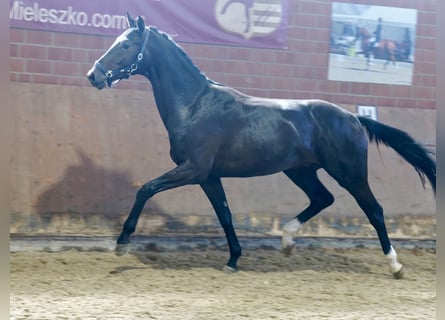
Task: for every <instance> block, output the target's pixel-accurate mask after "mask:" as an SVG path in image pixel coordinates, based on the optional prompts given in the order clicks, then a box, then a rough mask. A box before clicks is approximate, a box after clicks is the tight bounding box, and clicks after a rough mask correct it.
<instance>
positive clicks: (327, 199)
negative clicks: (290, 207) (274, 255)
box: [282, 167, 334, 255]
mask: <svg viewBox="0 0 445 320" xmlns="http://www.w3.org/2000/svg"><path fill="white" fill-rule="evenodd" d="M316 171H317V168H316V167H299V168H293V169H289V170H286V171H284V173H285V174H286V175H287V176H288V177H289V179H291V180H292V181H293V182H294V183H295V184H296V185H297V186H299V187H300V188H301V189H302V190H303V191H304V192H305V193H306V195H307V196H308V198H309V200H310V203H309V206H308V207H307V208H306V209H304V210H303V211H302V212H301V213H300V214H298V215H297V216H296V217H295V218H294V219H293V220H291V221H290V222H288V223H287V224H286V225H285V226H284V227H283V238H282V247H283V252H284V254H286V255H290V254H291V252H292V250H293V248H294V241H293V237H294V236H295V234H296V232H297V231H298V229H299V228H300V226H301V225H302V224H303V223H305V222H306V221H308V220H309V219H311V218H312V217H314V216H315V215H316V214H318V213H319V212H320V211H321V210H323V209H324V208H326V207H328V206H330V205H331V204H332V203H333V202H334V197H333V196H332V194H331V193H330V192H329V191H328V190H327V189H326V188H325V186H324V185H323V184H322V183H321V182H320V180H319V179H318V177H317V172H316Z"/></svg>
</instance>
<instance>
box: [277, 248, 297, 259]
mask: <svg viewBox="0 0 445 320" xmlns="http://www.w3.org/2000/svg"><path fill="white" fill-rule="evenodd" d="M296 250H297V249H296V248H295V246H287V247H284V248H283V249H281V252H282V253H283V254H284V256H286V257H290V256H294V255H295V253H296Z"/></svg>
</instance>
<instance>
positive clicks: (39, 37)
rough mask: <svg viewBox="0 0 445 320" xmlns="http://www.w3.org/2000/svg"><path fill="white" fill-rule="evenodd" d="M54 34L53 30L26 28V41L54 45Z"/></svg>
mask: <svg viewBox="0 0 445 320" xmlns="http://www.w3.org/2000/svg"><path fill="white" fill-rule="evenodd" d="M53 35H54V33H53V32H48V31H37V30H26V32H25V40H24V42H26V43H28V44H41V45H47V46H52V45H53V44H54V41H53Z"/></svg>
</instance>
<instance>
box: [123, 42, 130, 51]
mask: <svg viewBox="0 0 445 320" xmlns="http://www.w3.org/2000/svg"><path fill="white" fill-rule="evenodd" d="M122 48H124V49H125V50H126V49H128V48H130V44H129V43H128V42H124V43H122Z"/></svg>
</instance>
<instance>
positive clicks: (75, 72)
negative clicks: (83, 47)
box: [54, 61, 86, 76]
mask: <svg viewBox="0 0 445 320" xmlns="http://www.w3.org/2000/svg"><path fill="white" fill-rule="evenodd" d="M54 73H55V74H57V75H60V76H62V75H67V76H82V75H85V73H86V72H81V71H80V65H79V63H73V62H64V61H55V62H54Z"/></svg>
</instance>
